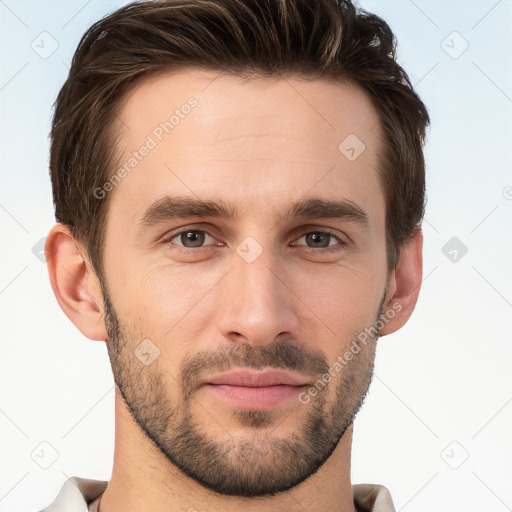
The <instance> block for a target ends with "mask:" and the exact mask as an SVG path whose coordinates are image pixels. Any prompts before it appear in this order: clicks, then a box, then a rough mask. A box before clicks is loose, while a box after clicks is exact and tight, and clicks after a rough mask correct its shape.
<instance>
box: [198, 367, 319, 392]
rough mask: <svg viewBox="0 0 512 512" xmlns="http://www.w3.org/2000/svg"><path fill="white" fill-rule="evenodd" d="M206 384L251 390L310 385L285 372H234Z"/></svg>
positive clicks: (241, 370)
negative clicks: (242, 387)
mask: <svg viewBox="0 0 512 512" xmlns="http://www.w3.org/2000/svg"><path fill="white" fill-rule="evenodd" d="M204 384H215V385H221V384H224V385H228V386H244V387H250V388H260V387H267V386H279V385H284V386H307V385H309V383H308V382H307V381H306V380H304V378H302V377H300V376H297V375H294V374H292V373H290V372H287V371H284V370H274V369H269V370H263V371H254V370H245V369H239V370H233V371H231V372H227V373H223V374H221V375H216V376H214V377H210V378H208V379H206V380H205V381H204Z"/></svg>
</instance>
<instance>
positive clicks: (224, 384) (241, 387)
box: [203, 369, 309, 410]
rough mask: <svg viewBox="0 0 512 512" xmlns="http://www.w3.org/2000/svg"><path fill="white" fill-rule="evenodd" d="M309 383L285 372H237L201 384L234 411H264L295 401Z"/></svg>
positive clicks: (240, 370)
mask: <svg viewBox="0 0 512 512" xmlns="http://www.w3.org/2000/svg"><path fill="white" fill-rule="evenodd" d="M307 386H309V384H308V382H307V381H305V380H304V378H301V377H299V376H297V375H294V374H292V373H289V372H286V371H284V370H274V369H269V370H264V371H251V370H245V369H238V370H234V371H231V372H228V373H224V374H222V375H216V376H214V377H211V378H209V379H207V380H205V381H204V385H203V388H204V389H205V390H206V391H208V392H210V393H212V394H213V396H215V397H216V398H218V399H220V400H222V401H223V402H224V403H227V404H229V405H230V406H233V407H236V408H237V409H245V410H266V409H272V408H274V407H276V406H278V405H280V404H282V403H284V402H291V400H292V399H294V400H295V401H296V399H297V395H298V394H299V393H300V392H301V391H304V389H306V388H307Z"/></svg>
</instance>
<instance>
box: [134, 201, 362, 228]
mask: <svg viewBox="0 0 512 512" xmlns="http://www.w3.org/2000/svg"><path fill="white" fill-rule="evenodd" d="M287 210H288V211H287V213H286V214H284V216H283V218H284V219H285V220H286V219H292V218H299V219H313V218H321V219H333V220H349V221H353V222H356V223H357V224H359V225H360V226H361V227H362V228H364V229H369V227H370V223H369V218H368V214H367V213H366V212H365V211H364V210H363V209H362V208H360V207H359V206H358V205H357V204H355V203H354V202H352V201H349V200H346V199H340V200H332V199H321V198H308V199H303V200H300V201H298V202H295V203H292V204H291V205H288V208H287ZM197 217H213V218H222V219H237V218H238V213H237V211H236V208H235V207H234V205H232V204H227V203H225V202H224V201H222V200H202V199H196V198H193V197H177V196H165V197H162V198H160V199H158V200H156V201H155V202H153V203H152V204H151V205H150V206H149V208H147V210H146V211H145V212H144V214H143V215H142V217H141V219H140V221H139V223H138V226H139V227H140V228H143V227H149V226H153V225H156V224H159V223H161V222H165V221H167V220H171V219H185V218H197Z"/></svg>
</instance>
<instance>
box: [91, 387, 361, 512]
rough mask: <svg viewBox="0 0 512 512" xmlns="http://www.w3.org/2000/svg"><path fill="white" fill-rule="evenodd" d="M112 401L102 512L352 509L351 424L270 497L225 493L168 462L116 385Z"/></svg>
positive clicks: (335, 511) (331, 511)
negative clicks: (318, 459) (301, 475)
mask: <svg viewBox="0 0 512 512" xmlns="http://www.w3.org/2000/svg"><path fill="white" fill-rule="evenodd" d="M115 400H116V402H115V403H116V405H115V408H116V432H115V451H114V464H113V470H112V476H111V479H110V481H109V483H108V486H107V489H106V490H105V492H104V493H103V496H102V498H101V512H121V511H122V512H145V511H148V512H149V511H151V512H164V511H165V512H169V511H177V510H187V511H191V512H193V511H197V510H209V511H211V512H221V511H222V512H235V511H238V512H239V511H240V510H244V511H246V512H261V511H262V510H264V511H265V512H274V511H276V512H277V511H281V510H287V511H288V512H299V511H301V512H303V511H304V510H308V511H309V512H356V509H355V507H354V502H353V496H352V486H351V482H350V456H351V444H352V426H350V427H349V428H348V429H347V431H346V432H345V434H344V436H343V437H342V439H341V440H340V442H339V443H338V446H337V448H336V450H335V451H334V452H333V454H332V455H331V457H330V458H329V459H328V460H327V461H326V462H325V464H324V465H323V466H322V467H321V468H320V469H319V470H318V471H317V472H316V473H315V474H314V475H312V476H311V477H309V478H308V479H307V480H305V481H304V482H302V483H301V484H300V485H298V486H296V487H294V488H292V489H290V490H288V491H285V492H281V493H278V494H277V495H273V496H265V497H254V498H245V497H237V496H226V495H220V494H217V493H215V492H213V491H211V490H209V489H207V488H205V487H203V486H202V485H200V484H198V483H197V482H196V481H194V480H192V479H191V478H190V477H188V476H187V475H185V474H184V473H182V472H181V471H180V470H179V469H178V468H177V467H175V466H174V465H173V464H171V463H170V462H169V461H168V459H167V458H166V457H165V456H164V455H163V454H162V453H161V452H160V451H159V450H158V448H157V447H156V446H155V445H154V444H153V443H152V441H151V440H150V439H148V438H147V437H146V436H145V435H144V433H143V432H142V431H141V429H140V428H139V426H138V425H137V424H136V423H135V422H134V420H133V418H132V416H131V414H130V413H129V411H128V410H127V409H126V406H125V404H124V402H123V401H122V398H121V397H120V395H119V392H118V390H117V388H116V399H115ZM98 512H100V510H99V508H98Z"/></svg>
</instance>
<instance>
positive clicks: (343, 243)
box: [162, 228, 348, 254]
mask: <svg viewBox="0 0 512 512" xmlns="http://www.w3.org/2000/svg"><path fill="white" fill-rule="evenodd" d="M189 232H197V233H206V234H207V235H209V236H211V237H212V238H215V237H214V236H213V235H211V234H210V233H209V232H208V231H206V230H204V229H195V228H188V229H182V230H180V231H176V232H175V233H171V234H170V235H169V236H168V237H166V238H165V239H164V240H162V244H164V245H167V246H175V247H177V248H178V251H180V252H184V253H187V254H191V253H197V252H198V251H199V250H200V249H205V248H208V246H204V247H197V248H195V249H190V248H188V247H184V246H182V245H178V244H174V243H172V240H174V239H175V238H176V237H178V236H180V235H182V234H183V233H189ZM310 233H321V234H324V235H331V236H332V237H334V238H335V239H336V240H337V241H338V242H339V244H338V245H334V246H332V247H321V248H318V249H317V248H315V247H307V246H303V247H305V248H306V249H309V250H311V251H314V252H320V253H332V252H336V251H339V250H341V249H342V248H344V247H345V246H347V245H348V243H347V242H346V241H345V240H343V239H342V238H340V237H339V236H338V235H335V234H334V233H333V232H332V231H329V230H325V229H323V230H320V229H312V230H309V231H305V232H303V233H302V234H301V235H300V236H299V238H302V237H303V236H305V235H308V234H310ZM210 247H211V246H210Z"/></svg>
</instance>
